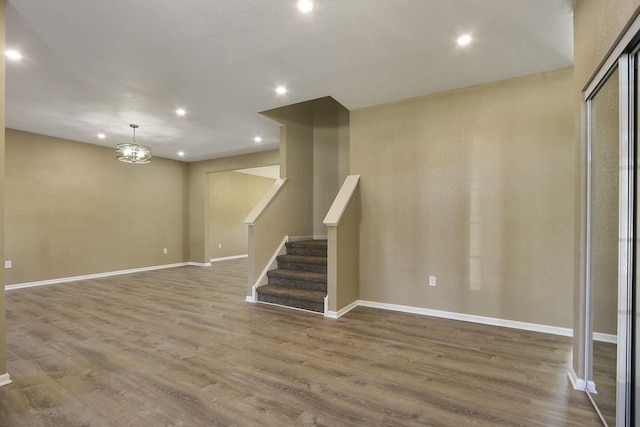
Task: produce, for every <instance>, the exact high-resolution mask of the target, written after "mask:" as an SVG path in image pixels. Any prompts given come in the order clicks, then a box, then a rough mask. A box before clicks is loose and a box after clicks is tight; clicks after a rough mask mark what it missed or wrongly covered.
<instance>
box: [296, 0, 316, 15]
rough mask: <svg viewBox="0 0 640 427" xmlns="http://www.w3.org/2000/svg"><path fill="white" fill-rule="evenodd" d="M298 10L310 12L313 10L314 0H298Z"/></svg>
mask: <svg viewBox="0 0 640 427" xmlns="http://www.w3.org/2000/svg"><path fill="white" fill-rule="evenodd" d="M298 10H299V11H300V12H302V13H309V12H311V11H312V10H313V2H312V1H311V0H298Z"/></svg>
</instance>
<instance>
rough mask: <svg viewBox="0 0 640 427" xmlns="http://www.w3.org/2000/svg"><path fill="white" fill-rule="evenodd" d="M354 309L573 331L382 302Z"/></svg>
mask: <svg viewBox="0 0 640 427" xmlns="http://www.w3.org/2000/svg"><path fill="white" fill-rule="evenodd" d="M352 304H356V305H355V306H354V307H351V309H353V308H355V307H356V306H362V307H371V308H380V309H382V310H391V311H401V312H403V313H412V314H420V315H423V316H432V317H440V318H443V319H451V320H461V321H463V322H472V323H480V324H483V325H491V326H501V327H504V328H513V329H520V330H523V331H533V332H542V333H545V334H552V335H560V336H563V337H573V329H570V328H560V327H557V326H548V325H540V324H537V323H527V322H518V321H516V320H505V319H498V318H495V317H484V316H476V315H473V314H464V313H454V312H450V311H440V310H432V309H429V308H421V307H413V306H409V305H398V304H387V303H383V302H375V301H365V300H358V301H356V303H352Z"/></svg>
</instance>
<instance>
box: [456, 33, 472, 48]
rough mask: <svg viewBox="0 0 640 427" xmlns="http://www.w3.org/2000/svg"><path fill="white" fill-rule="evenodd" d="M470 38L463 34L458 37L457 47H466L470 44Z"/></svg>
mask: <svg viewBox="0 0 640 427" xmlns="http://www.w3.org/2000/svg"><path fill="white" fill-rule="evenodd" d="M471 40H472V39H471V36H470V35H469V34H464V35H461V36H460V37H458V46H466V45H468V44H469V43H471Z"/></svg>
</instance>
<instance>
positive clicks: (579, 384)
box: [567, 368, 587, 391]
mask: <svg viewBox="0 0 640 427" xmlns="http://www.w3.org/2000/svg"><path fill="white" fill-rule="evenodd" d="M567 376H568V377H569V382H570V383H571V386H572V387H573V389H574V390H580V391H585V390H586V389H587V382H586V381H585V380H583V379H581V378H578V375H577V374H576V371H574V370H573V368H571V370H570V371H569V373H568V374H567Z"/></svg>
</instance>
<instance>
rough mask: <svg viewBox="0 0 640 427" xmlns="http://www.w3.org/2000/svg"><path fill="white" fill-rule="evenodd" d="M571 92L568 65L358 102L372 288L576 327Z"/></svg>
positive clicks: (355, 134)
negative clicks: (432, 279) (381, 101)
mask: <svg viewBox="0 0 640 427" xmlns="http://www.w3.org/2000/svg"><path fill="white" fill-rule="evenodd" d="M571 91H572V70H571V69H570V68H567V69H562V70H557V71H554V72H549V73H543V74H537V75H532V76H528V77H524V78H518V79H512V80H507V81H502V82H498V83H494V84H489V85H483V86H477V87H472V88H468V89H461V90H457V91H453V92H447V93H442V94H438V95H433V96H427V97H421V98H415V99H410V100H406V101H401V102H398V103H393V104H388V105H382V106H378V107H373V108H367V109H362V110H357V111H352V112H351V140H350V144H351V174H357V175H361V181H360V189H361V209H362V218H361V228H360V298H361V299H364V300H371V301H381V302H386V303H393V304H403V305H409V306H417V307H424V308H429V309H437V310H445V311H451V312H457V313H466V314H473V315H480V316H489V317H496V318H501V319H508V320H515V321H523V322H531V323H537V324H546V325H552V326H559V327H571V326H572V325H571V308H570V307H571V297H572V283H573V271H572V268H571V266H572V265H573V238H574V234H573V230H574V228H573V227H574V218H573V205H574V202H573V197H572V195H573V185H574V181H573V178H574V158H573V154H574V151H573V127H572V123H573V117H572V112H573V111H572V105H571V99H572V98H571V96H572V92H571ZM429 275H433V276H436V277H437V287H429V286H428V283H427V277H428V276H429Z"/></svg>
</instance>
